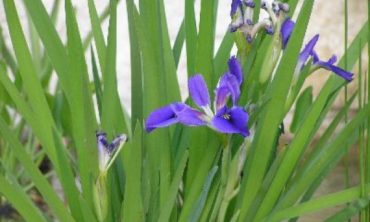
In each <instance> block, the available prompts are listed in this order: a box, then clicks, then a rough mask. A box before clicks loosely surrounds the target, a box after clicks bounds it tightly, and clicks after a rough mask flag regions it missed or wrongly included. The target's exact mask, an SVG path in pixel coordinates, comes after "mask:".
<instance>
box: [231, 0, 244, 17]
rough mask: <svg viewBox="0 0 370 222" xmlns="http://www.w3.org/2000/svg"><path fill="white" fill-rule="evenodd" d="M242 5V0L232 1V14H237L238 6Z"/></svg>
mask: <svg viewBox="0 0 370 222" xmlns="http://www.w3.org/2000/svg"><path fill="white" fill-rule="evenodd" d="M241 6H242V2H241V1H240V0H232V2H231V11H230V16H233V15H235V13H236V11H237V10H238V8H240V7H241Z"/></svg>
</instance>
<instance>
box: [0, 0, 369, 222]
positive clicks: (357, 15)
mask: <svg viewBox="0 0 370 222" xmlns="http://www.w3.org/2000/svg"><path fill="white" fill-rule="evenodd" d="M367 1H368V0H349V1H348V6H349V21H348V23H349V24H348V39H349V43H350V42H351V40H352V39H353V38H354V37H355V34H356V33H357V32H358V31H359V30H360V28H361V27H362V25H363V24H364V23H365V22H366V19H367ZM16 2H17V7H18V10H19V14H20V16H21V18H22V23H23V27H24V28H25V29H27V15H26V14H25V12H24V9H23V5H22V1H21V0H16ZM43 2H44V3H45V5H46V7H47V8H48V10H49V11H50V10H51V7H52V4H53V2H54V1H51V0H43ZM164 2H165V7H166V13H167V22H168V25H169V35H170V39H171V41H172V42H173V41H174V39H175V37H176V34H177V32H178V30H179V27H180V24H181V22H182V18H183V15H184V1H182V0H164ZM61 3H63V1H61ZM73 3H74V6H75V9H76V14H77V20H78V22H79V26H80V30H81V32H82V36H86V34H87V33H88V31H89V30H90V22H89V12H88V8H87V0H73ZM199 3H200V0H196V8H195V9H196V14H198V15H199ZM230 3H231V0H219V9H218V15H217V19H218V21H217V28H216V50H217V48H218V46H219V44H220V42H221V40H222V38H223V35H224V34H225V32H226V31H227V27H228V24H229V22H230V17H229V13H230ZM95 4H96V6H97V8H98V10H99V11H100V12H102V11H103V10H104V9H105V8H106V6H107V5H108V4H109V0H104V1H103V0H98V1H95ZM60 8H61V9H63V4H61V6H60ZM60 12H61V13H60V15H59V18H58V26H57V29H58V32H59V33H60V35H61V36H62V37H63V38H64V39H65V33H66V30H65V24H64V13H63V10H61V11H60ZM107 25H108V20H106V21H105V22H104V23H103V26H104V28H103V30H105V31H106V32H105V34H107ZM0 26H1V27H2V29H3V34H4V35H5V36H6V41H7V45H9V46H10V45H11V43H10V41H9V38H8V36H9V33H8V30H7V24H6V19H5V14H4V12H3V3H2V1H0ZM26 31H27V30H26ZM317 33H319V34H320V40H319V42H318V43H317V46H316V51H317V52H318V53H319V54H320V57H322V58H323V59H328V58H330V57H331V56H332V55H333V54H336V55H337V56H338V58H340V57H341V55H342V54H343V52H344V47H345V46H344V38H345V37H344V0H330V1H328V0H316V1H315V5H314V9H313V13H312V16H311V19H310V23H309V26H308V30H307V33H306V41H308V40H309V39H310V38H311V37H312V36H314V35H315V34H317ZM117 40H118V42H117V47H118V48H117V73H118V88H119V93H120V97H121V99H122V101H123V104H124V105H125V107H126V110H128V111H129V110H130V102H131V101H130V94H129V92H130V90H131V89H130V87H131V84H130V76H131V71H130V45H129V37H128V24H127V13H126V5H125V1H121V3H120V4H119V6H118V38H117ZM364 41H366V40H364ZM184 52H185V48H184V49H183V52H182V56H181V59H180V63H179V67H178V78H179V82H180V85H181V92H182V98H183V99H185V98H186V97H187V84H186V81H187V77H186V76H187V70H186V58H185V56H184V55H185V53H184ZM86 56H87V58H88V59H87V62H88V63H90V58H89V57H90V53H87V54H86ZM225 63H226V61H225ZM362 64H363V66H364V67H363V69H362V70H365V71H366V70H367V64H368V62H367V56H363V63H362ZM356 67H357V66H356ZM357 70H358V68H355V69H354V72H355V80H354V81H353V82H352V83H351V84H350V85H349V87H348V88H349V92H352V91H353V90H355V89H356V88H357V87H356V85H357V79H356V77H358V72H357ZM329 74H330V73H329V72H327V71H325V70H319V71H317V72H315V73H314V74H313V75H312V76H311V77H310V78H309V80H308V81H307V83H306V84H307V85H312V86H313V88H314V93H317V92H318V89H319V88H320V87H321V86H322V85H323V84H324V82H325V80H326V79H327V77H328V76H329ZM54 78H56V77H54ZM343 100H344V96H340V97H339V99H338V101H337V102H336V103H335V105H334V107H333V111H335V109H336V107H340V106H341V104H342V103H343ZM352 111H354V112H355V111H356V107H354V108H353V110H352ZM287 121H288V122H289V120H287ZM287 140H289V138H287ZM286 142H288V141H286ZM352 150H354V149H352ZM349 155H350V171H351V176H352V177H351V180H352V182H353V183H356V182H357V180H358V174H357V172H358V170H357V165H358V161H357V156H358V154H357V153H356V152H355V151H354V152H351V153H350V154H349ZM343 172H344V167H343V165H340V166H338V167H337V168H336V169H335V170H334V171H333V173H332V174H331V175H330V177H329V178H328V179H327V180H325V181H324V183H323V184H322V186H321V188H320V190H319V192H318V193H317V194H316V195H320V194H323V193H329V192H333V191H336V190H338V189H342V188H343V186H344V185H343V184H344V183H343V181H344V176H343ZM325 215H327V214H325V212H322V213H320V214H317V215H312V216H309V217H307V218H306V219H302V220H300V221H321V220H322V219H324V218H325Z"/></svg>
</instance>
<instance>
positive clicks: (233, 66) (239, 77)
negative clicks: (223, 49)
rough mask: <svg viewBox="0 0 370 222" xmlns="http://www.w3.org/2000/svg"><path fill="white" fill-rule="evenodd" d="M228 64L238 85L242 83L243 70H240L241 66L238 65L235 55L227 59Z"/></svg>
mask: <svg viewBox="0 0 370 222" xmlns="http://www.w3.org/2000/svg"><path fill="white" fill-rule="evenodd" d="M228 65H229V71H230V73H231V74H232V75H234V76H235V77H236V79H237V80H238V83H239V85H240V84H242V82H243V71H242V67H241V66H240V63H239V61H238V59H237V58H236V57H235V56H232V57H231V58H230V59H229V61H228Z"/></svg>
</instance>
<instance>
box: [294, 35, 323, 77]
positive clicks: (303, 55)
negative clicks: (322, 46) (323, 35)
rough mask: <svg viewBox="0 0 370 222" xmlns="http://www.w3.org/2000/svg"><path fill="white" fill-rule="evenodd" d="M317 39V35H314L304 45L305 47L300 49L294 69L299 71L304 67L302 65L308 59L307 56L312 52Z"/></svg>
mask: <svg viewBox="0 0 370 222" xmlns="http://www.w3.org/2000/svg"><path fill="white" fill-rule="evenodd" d="M318 40H319V35H315V36H314V37H313V38H312V39H311V40H310V41H309V42H308V43H307V44H306V45H305V47H304V48H303V50H302V51H301V53H299V57H298V63H297V67H296V69H297V70H296V71H301V70H302V69H303V67H304V65H305V64H306V62H307V60H308V59H309V57H310V56H311V55H312V52H313V49H314V47H315V45H316V43H317V41H318Z"/></svg>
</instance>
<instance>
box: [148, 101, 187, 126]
mask: <svg viewBox="0 0 370 222" xmlns="http://www.w3.org/2000/svg"><path fill="white" fill-rule="evenodd" d="M184 105H185V104H184ZM178 122H179V120H178V119H177V116H176V113H175V112H174V111H173V109H172V104H170V105H167V106H164V107H161V108H159V109H157V110H154V111H153V112H152V113H150V114H149V116H148V118H147V119H146V122H145V129H146V131H147V132H151V131H153V130H154V129H156V128H160V127H166V126H169V125H172V124H175V123H178Z"/></svg>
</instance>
